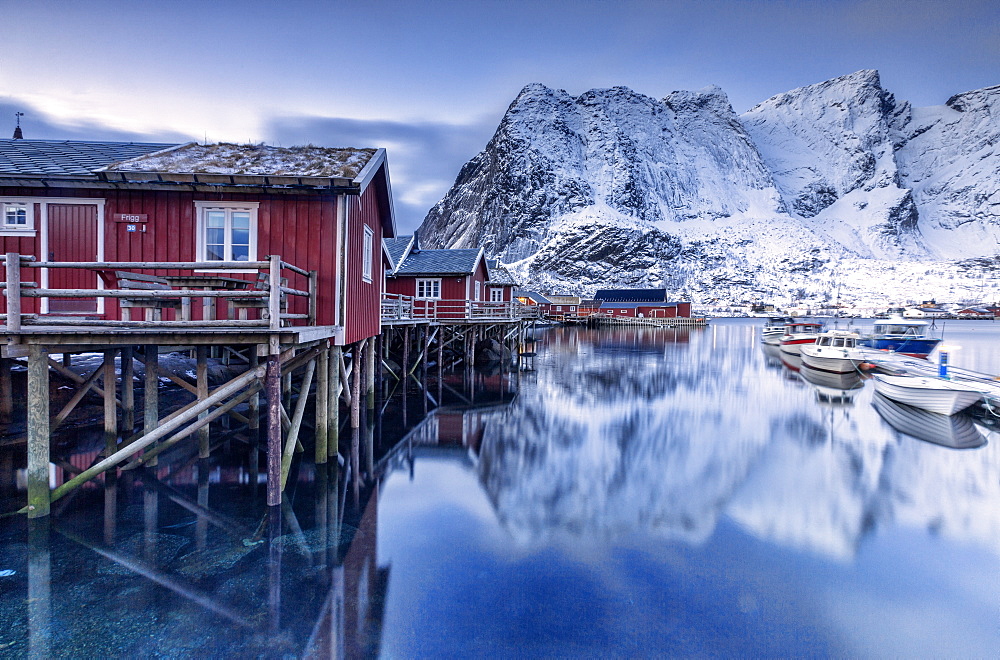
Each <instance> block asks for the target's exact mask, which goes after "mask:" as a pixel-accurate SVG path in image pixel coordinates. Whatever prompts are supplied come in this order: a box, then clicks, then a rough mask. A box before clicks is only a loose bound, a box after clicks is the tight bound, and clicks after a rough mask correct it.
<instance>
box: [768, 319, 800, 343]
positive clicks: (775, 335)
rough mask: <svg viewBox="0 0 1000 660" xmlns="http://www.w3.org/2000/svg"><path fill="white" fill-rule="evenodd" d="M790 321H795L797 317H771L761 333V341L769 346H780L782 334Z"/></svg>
mask: <svg viewBox="0 0 1000 660" xmlns="http://www.w3.org/2000/svg"><path fill="white" fill-rule="evenodd" d="M789 323H795V319H793V318H791V317H790V316H772V317H769V318H768V319H767V323H765V324H764V328H763V329H762V330H761V333H760V336H761V339H760V340H761V342H763V343H764V344H767V345H769V346H778V345H779V344H780V343H781V337H782V335H784V334H785V325H787V324H789Z"/></svg>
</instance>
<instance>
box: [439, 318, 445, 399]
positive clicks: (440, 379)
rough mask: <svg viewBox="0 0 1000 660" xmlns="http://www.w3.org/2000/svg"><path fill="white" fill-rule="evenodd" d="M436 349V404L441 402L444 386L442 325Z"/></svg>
mask: <svg viewBox="0 0 1000 660" xmlns="http://www.w3.org/2000/svg"><path fill="white" fill-rule="evenodd" d="M437 349H438V404H439V405H440V403H441V395H442V394H443V393H444V392H443V387H444V328H443V327H442V328H441V329H440V330H439V331H438V338H437Z"/></svg>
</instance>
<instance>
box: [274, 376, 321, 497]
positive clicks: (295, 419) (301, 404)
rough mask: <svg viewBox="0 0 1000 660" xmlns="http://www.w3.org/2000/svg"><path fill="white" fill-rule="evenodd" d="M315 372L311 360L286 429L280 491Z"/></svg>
mask: <svg viewBox="0 0 1000 660" xmlns="http://www.w3.org/2000/svg"><path fill="white" fill-rule="evenodd" d="M315 371H316V361H315V360H312V361H310V362H309V364H308V365H307V366H306V373H305V376H303V377H302V389H301V390H300V391H299V398H298V400H297V401H296V402H295V412H294V413H293V414H292V425H291V428H290V429H288V437H287V438H286V439H285V451H284V453H283V454H282V457H281V490H282V491H284V490H285V483H286V482H287V481H288V471H289V469H290V468H291V467H292V454H293V453H294V450H295V445H296V443H298V440H299V429H301V428H302V415H303V414H304V413H305V410H306V402H307V401H308V400H309V388H310V386H312V379H313V373H314V372H315Z"/></svg>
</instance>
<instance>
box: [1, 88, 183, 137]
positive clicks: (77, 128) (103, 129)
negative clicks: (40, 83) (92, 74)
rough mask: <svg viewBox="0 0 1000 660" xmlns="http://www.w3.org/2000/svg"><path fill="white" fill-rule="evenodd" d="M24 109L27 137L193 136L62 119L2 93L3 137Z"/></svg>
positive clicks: (24, 125)
mask: <svg viewBox="0 0 1000 660" xmlns="http://www.w3.org/2000/svg"><path fill="white" fill-rule="evenodd" d="M16 112H23V113H24V116H23V117H21V131H22V132H23V133H24V138H25V139H26V140H107V141H113V142H190V141H191V140H192V137H191V136H189V135H184V134H182V133H178V132H176V131H168V130H164V131H156V132H149V133H137V132H133V131H125V130H121V129H117V128H112V127H110V126H107V125H105V124H100V123H97V122H93V121H81V122H78V123H72V124H71V123H66V122H61V121H59V120H58V119H55V118H53V117H52V116H50V115H49V114H47V113H46V112H44V111H43V110H40V109H39V108H38V107H36V106H34V105H32V104H30V103H27V102H25V101H23V100H21V99H18V98H15V97H12V96H0V137H2V138H9V137H11V136H13V134H14V126H15V124H16V120H15V117H14V113H16Z"/></svg>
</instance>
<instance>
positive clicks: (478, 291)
mask: <svg viewBox="0 0 1000 660" xmlns="http://www.w3.org/2000/svg"><path fill="white" fill-rule="evenodd" d="M482 299H483V283H482V282H479V281H476V301H477V302H478V301H480V300H482Z"/></svg>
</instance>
